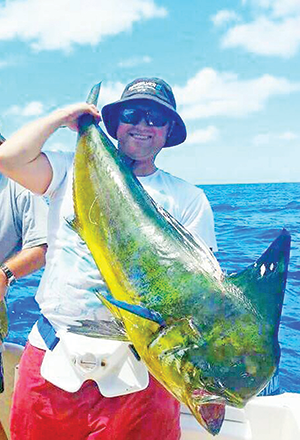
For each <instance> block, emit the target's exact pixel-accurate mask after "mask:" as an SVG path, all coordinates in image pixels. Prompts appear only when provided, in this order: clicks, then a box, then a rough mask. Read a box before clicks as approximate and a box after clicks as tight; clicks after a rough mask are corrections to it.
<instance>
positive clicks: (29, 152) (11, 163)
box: [0, 103, 99, 194]
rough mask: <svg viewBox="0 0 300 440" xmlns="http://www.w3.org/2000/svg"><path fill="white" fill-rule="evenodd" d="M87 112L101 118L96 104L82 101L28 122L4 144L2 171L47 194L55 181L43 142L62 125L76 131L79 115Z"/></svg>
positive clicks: (1, 150)
mask: <svg viewBox="0 0 300 440" xmlns="http://www.w3.org/2000/svg"><path fill="white" fill-rule="evenodd" d="M83 113H90V114H92V115H93V116H94V117H95V118H96V120H99V112H98V110H97V108H96V107H95V106H94V105H92V104H86V103H79V104H73V105H70V106H68V107H65V108H63V109H61V110H56V111H54V112H53V113H51V114H50V115H48V116H45V117H43V118H40V119H38V120H36V121H34V122H31V123H29V124H27V125H25V126H24V127H23V128H21V129H20V130H19V131H17V132H16V133H15V134H14V135H13V136H12V137H11V138H9V139H7V140H6V141H5V142H4V143H3V144H2V145H1V147H0V172H1V173H2V174H4V175H5V176H7V177H10V178H11V179H12V180H15V181H16V182H18V183H20V184H21V185H23V186H24V187H25V188H28V189H30V190H31V191H33V192H34V193H36V194H44V193H45V191H46V190H47V188H48V187H49V185H50V183H51V179H52V168H51V165H50V162H49V161H48V159H47V157H46V156H45V155H44V154H43V153H42V151H41V150H42V148H43V145H44V143H45V142H46V141H47V139H48V138H49V137H50V136H51V134H53V133H54V132H55V131H56V130H57V129H58V128H59V127H61V126H67V127H69V128H71V129H73V130H74V129H75V130H76V129H77V120H78V117H79V116H80V115H82V114H83Z"/></svg>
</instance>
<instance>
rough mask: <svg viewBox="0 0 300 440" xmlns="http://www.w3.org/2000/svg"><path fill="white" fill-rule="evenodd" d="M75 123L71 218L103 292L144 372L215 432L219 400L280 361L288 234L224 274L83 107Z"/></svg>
mask: <svg viewBox="0 0 300 440" xmlns="http://www.w3.org/2000/svg"><path fill="white" fill-rule="evenodd" d="M97 92H98V89H97V87H96V88H94V89H93V90H92V92H91V95H90V98H89V100H88V102H93V103H95V102H96V96H97ZM79 126H80V131H79V137H78V143H77V149H76V154H75V159H74V160H75V162H74V181H73V199H74V210H75V219H74V221H73V223H72V226H73V227H74V229H75V230H76V231H77V232H78V233H79V235H80V236H81V237H82V239H83V240H84V241H85V242H86V244H87V246H88V248H89V250H90V252H91V254H92V255H93V258H94V260H95V262H96V264H97V266H98V268H99V270H100V272H101V274H102V276H103V278H104V279H105V282H106V284H107V286H108V289H109V291H110V295H108V296H107V297H101V299H102V301H103V302H104V304H105V305H107V306H108V307H109V309H110V310H111V311H112V313H113V314H114V315H115V316H116V318H117V319H118V321H121V322H122V323H123V325H124V327H125V330H126V334H127V335H128V338H129V340H130V341H131V342H132V344H133V345H134V347H135V350H136V351H137V353H138V354H139V356H140V357H141V359H142V360H143V361H144V363H145V364H146V365H147V367H148V369H149V371H150V372H151V374H152V375H153V376H155V377H156V379H157V380H158V381H159V382H160V383H161V384H162V385H163V386H164V387H165V388H166V389H167V390H169V391H170V392H171V393H172V394H173V395H174V396H175V397H176V398H177V399H178V400H179V401H180V402H182V403H184V404H186V405H187V406H188V407H189V408H190V409H191V411H192V413H193V414H194V415H195V417H196V418H197V420H198V421H199V422H200V423H201V424H202V426H204V428H206V429H207V430H208V431H209V432H211V433H212V434H217V433H218V432H219V430H220V428H221V425H222V422H223V418H224V408H225V405H232V406H236V407H243V406H244V405H245V404H246V402H247V401H248V400H249V399H250V398H251V397H253V396H255V395H256V394H257V393H258V392H260V391H261V390H262V389H263V388H264V386H265V385H266V384H267V383H268V381H269V380H270V378H271V376H272V374H273V372H274V371H275V369H276V366H277V364H278V360H279V345H278V340H277V334H278V323H279V319H280V313H281V307H282V301H283V294H284V288H285V282H286V274H287V265H288V258H289V246H290V236H289V234H288V233H287V232H286V231H283V232H282V234H281V235H280V237H278V239H277V240H275V242H274V243H273V244H272V245H271V247H270V248H269V250H268V251H266V253H265V254H264V255H263V256H262V257H261V259H259V260H258V261H257V262H256V263H255V264H254V265H252V266H250V267H249V268H248V269H246V270H245V271H243V272H242V273H240V274H238V275H235V276H232V277H229V278H226V277H224V276H223V274H222V272H221V270H220V267H219V264H218V262H217V260H216V259H215V257H214V256H213V254H212V253H211V252H210V250H209V249H208V248H207V246H206V245H205V244H204V243H202V242H201V241H198V240H195V239H194V238H193V237H192V236H191V235H190V234H189V232H187V231H186V230H185V229H184V228H183V227H182V226H181V225H180V224H179V223H178V222H177V221H176V220H175V219H174V218H172V217H171V216H170V215H169V214H168V213H167V212H166V211H164V210H163V209H162V208H161V207H159V206H158V205H156V203H155V202H154V201H153V200H152V199H151V197H150V196H149V195H148V194H147V192H146V191H145V190H144V189H143V187H142V186H141V184H140V183H139V181H138V180H137V179H136V177H135V176H134V175H133V173H132V172H131V170H130V169H129V168H128V167H127V166H126V164H125V163H124V161H123V158H122V156H121V154H120V153H119V152H118V150H117V149H116V148H115V147H114V145H113V144H112V142H111V141H110V140H109V139H108V137H107V136H106V135H105V133H104V132H103V131H102V130H101V128H100V127H98V126H97V125H96V124H95V123H94V121H93V119H92V118H91V117H90V116H89V115H83V116H82V117H81V119H80V122H79ZM99 336H101V335H99Z"/></svg>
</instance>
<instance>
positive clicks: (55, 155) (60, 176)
mask: <svg viewBox="0 0 300 440" xmlns="http://www.w3.org/2000/svg"><path fill="white" fill-rule="evenodd" d="M43 153H44V154H45V155H46V156H47V158H48V160H49V162H50V164H51V167H52V171H53V177H52V181H51V183H50V185H49V187H48V189H47V191H46V192H45V194H44V196H47V197H50V198H52V197H53V196H54V194H55V192H56V191H57V190H58V188H59V187H60V185H61V184H62V182H63V180H64V179H65V177H66V175H67V172H68V169H69V168H70V167H71V165H72V162H73V159H74V153H69V152H68V153H66V152H62V151H44V152H43Z"/></svg>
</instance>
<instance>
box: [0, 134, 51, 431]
mask: <svg viewBox="0 0 300 440" xmlns="http://www.w3.org/2000/svg"><path fill="white" fill-rule="evenodd" d="M4 141H5V139H4V137H3V136H2V135H1V134H0V145H1V147H0V148H1V149H5V144H4ZM2 144H4V145H2ZM47 215H48V208H47V204H46V203H45V202H44V201H43V200H42V199H41V198H37V197H35V196H33V194H32V193H30V192H29V191H28V190H27V189H25V188H22V187H21V186H20V185H19V184H17V183H16V182H14V181H12V180H10V179H8V178H7V177H5V176H4V175H2V174H0V301H2V300H3V299H4V297H5V295H6V293H7V291H8V288H9V286H10V285H12V284H14V283H15V282H16V280H17V279H19V278H21V277H24V276H26V275H29V274H30V273H32V272H34V271H36V270H38V269H40V268H41V267H42V266H44V264H45V252H46V249H47V246H46V236H47ZM0 361H1V352H0ZM4 381H5V379H4ZM7 385H8V390H7V392H9V387H10V384H7ZM4 386H5V385H4ZM5 413H6V408H5V409H4V408H2V411H1V414H0V421H2V423H4V424H5V425H6V420H5V417H4V414H5ZM2 435H3V436H4V434H2ZM0 438H1V422H0ZM4 438H5V437H4Z"/></svg>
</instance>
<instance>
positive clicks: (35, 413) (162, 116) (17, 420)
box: [0, 78, 216, 440]
mask: <svg viewBox="0 0 300 440" xmlns="http://www.w3.org/2000/svg"><path fill="white" fill-rule="evenodd" d="M83 113H90V114H91V115H92V116H93V117H94V118H95V120H96V121H97V122H99V120H100V115H99V111H98V110H97V108H96V107H95V106H93V105H91V104H87V103H79V104H74V105H71V106H68V107H66V108H63V109H59V110H56V111H54V112H53V113H51V114H50V115H48V116H46V117H43V118H40V119H38V120H37V121H34V122H31V123H30V124H28V125H27V126H25V127H23V128H21V129H20V130H19V131H18V132H17V133H15V134H14V135H13V136H12V137H11V138H10V139H8V140H7V141H6V148H5V149H3V150H0V172H2V173H3V174H5V175H6V176H8V177H10V178H11V179H14V180H16V181H17V182H19V183H20V184H22V185H23V186H25V187H27V188H28V189H30V190H31V191H33V192H35V193H38V194H45V195H47V196H48V198H49V202H50V203H49V222H48V246H49V248H48V254H47V264H46V268H45V272H44V274H43V278H42V282H41V284H40V287H39V289H38V292H37V296H36V300H37V302H38V303H39V306H40V308H41V313H42V315H43V316H42V318H41V319H40V320H39V322H38V325H35V326H34V327H33V329H32V331H31V333H30V335H29V343H28V344H27V346H26V349H25V351H24V354H23V356H22V360H21V362H20V366H19V379H18V382H17V385H16V389H15V394H14V401H13V409H12V414H11V438H12V440H19V439H20V438H22V440H40V439H44V438H47V439H48V440H57V439H65V438H72V439H73V440H83V439H88V440H96V439H97V440H100V439H101V440H111V439H114V440H128V439H131V440H139V439H141V438H149V435H150V437H151V440H161V439H164V440H179V438H180V424H179V416H180V412H179V403H178V402H177V401H176V400H175V399H174V398H173V397H172V396H171V395H170V394H169V393H168V392H167V391H166V390H165V389H164V388H163V387H162V386H161V385H160V384H159V383H158V382H157V381H156V380H155V379H154V378H153V377H151V376H150V375H149V374H148V371H147V370H146V367H145V365H144V364H143V363H142V361H140V360H139V359H137V358H136V357H135V355H134V354H133V353H132V351H131V350H130V348H129V347H128V344H127V343H126V342H120V341H111V340H105V339H103V338H95V337H90V336H89V335H86V336H83V335H77V334H74V333H72V331H70V329H71V328H74V326H76V325H77V326H78V325H80V324H79V321H83V320H85V321H86V322H89V323H90V324H91V325H92V327H93V326H94V327H95V328H96V327H97V324H98V322H99V321H101V320H103V321H107V320H109V319H111V315H110V312H109V311H108V310H107V309H106V307H105V306H104V305H103V304H102V303H101V302H100V301H99V300H98V299H97V298H96V297H95V293H94V292H95V290H102V291H104V292H106V291H107V288H106V285H105V283H104V281H103V279H102V277H101V275H100V273H99V270H98V269H97V267H96V265H95V262H94V260H93V258H92V256H91V254H90V252H89V250H88V248H87V246H86V245H85V243H83V242H82V240H81V239H80V238H79V237H78V235H77V233H76V232H75V231H74V230H73V229H72V228H70V227H69V225H68V223H67V222H66V218H70V217H71V216H72V215H74V207H73V193H72V181H73V161H74V154H72V153H66V152H63V151H61V152H53V151H52V152H51V151H43V152H42V148H43V145H44V143H45V141H46V140H47V139H48V138H49V137H50V136H51V134H52V133H54V132H55V131H56V130H57V129H58V128H59V127H61V126H67V127H69V128H71V129H77V122H78V118H79V117H80V116H81V115H82V114H83ZM102 116H103V121H104V123H105V125H106V128H107V131H108V133H109V134H110V135H111V136H112V137H113V138H115V139H117V140H118V148H119V150H120V151H121V153H122V154H123V156H124V159H125V161H126V162H127V163H128V166H129V167H131V169H132V171H133V173H134V174H135V175H136V176H137V178H138V179H139V180H140V182H141V184H142V185H143V186H144V188H145V189H146V190H147V191H148V192H149V194H150V195H151V196H152V198H153V199H154V200H155V201H156V203H158V204H159V205H161V206H163V208H165V209H166V210H167V211H168V212H169V213H170V214H171V215H172V216H173V217H175V218H176V219H177V220H178V221H179V222H180V223H181V224H182V225H183V226H185V227H186V228H187V229H188V230H189V231H190V232H191V233H192V234H193V235H194V236H195V237H196V238H197V237H198V239H202V240H204V241H205V242H206V244H207V245H208V246H209V247H210V248H212V249H213V250H216V240H215V233H214V222H213V215H212V210H211V208H210V205H209V202H208V200H207V198H206V196H205V195H204V193H203V191H202V190H201V189H199V188H197V187H195V186H193V185H191V184H189V183H187V182H185V181H183V180H182V179H179V178H177V177H174V176H172V175H171V174H169V173H167V172H165V171H163V170H160V169H158V168H157V167H156V165H155V159H156V157H157V155H158V154H159V152H160V151H161V150H162V148H169V147H173V146H175V145H178V144H181V143H182V142H184V140H185V138H186V128H185V124H184V122H183V121H182V119H181V117H180V116H179V114H178V113H177V111H176V103H175V99H174V96H173V93H172V89H171V88H170V86H169V85H168V84H167V83H165V82H164V81H163V80H161V79H157V78H149V79H147V78H140V79H137V80H135V81H133V82H132V83H131V84H129V85H128V86H127V87H126V88H125V90H124V93H123V95H122V97H121V99H120V100H119V101H117V102H114V103H112V104H109V105H106V106H105V107H104V108H103V112H102ZM58 331H59V332H60V333H59V335H60V340H57V337H56V334H57V332H58ZM55 344H56V345H55ZM124 344H125V345H124ZM54 345H55V347H57V349H55V350H53V346H54ZM79 354H80V355H79ZM107 356H110V358H109V359H113V360H114V362H108V363H107V362H106V361H105V359H106V358H107ZM104 362H105V364H106V370H105V371H106V373H105V376H104V377H103V376H101V371H102V370H101V365H103V363H104ZM116 363H117V364H118V365H116ZM129 364H130V365H131V367H130V368H131V369H132V371H133V373H132V374H133V376H134V380H133V379H132V378H131V380H132V382H130V383H129V377H128V374H125V373H124V374H123V373H122V371H127V372H128V365H129ZM90 368H93V374H94V376H93V377H94V378H95V379H94V380H86V372H87V371H86V370H85V369H87V370H88V369H90ZM126 368H127V369H126ZM74 371H75V373H76V374H75V375H74ZM108 384H109V386H108ZM133 384H134V385H133Z"/></svg>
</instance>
